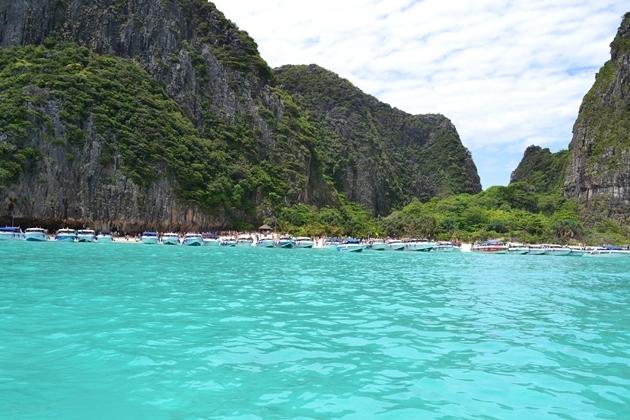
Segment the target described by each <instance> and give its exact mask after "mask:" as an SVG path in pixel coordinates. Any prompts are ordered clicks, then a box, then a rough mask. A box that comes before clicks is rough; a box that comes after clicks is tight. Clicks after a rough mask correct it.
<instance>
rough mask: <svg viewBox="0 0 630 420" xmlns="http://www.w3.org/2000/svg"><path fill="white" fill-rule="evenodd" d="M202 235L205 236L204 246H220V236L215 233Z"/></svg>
mask: <svg viewBox="0 0 630 420" xmlns="http://www.w3.org/2000/svg"><path fill="white" fill-rule="evenodd" d="M201 237H202V238H203V245H204V246H219V245H221V240H220V239H219V236H217V235H216V234H214V233H202V234H201Z"/></svg>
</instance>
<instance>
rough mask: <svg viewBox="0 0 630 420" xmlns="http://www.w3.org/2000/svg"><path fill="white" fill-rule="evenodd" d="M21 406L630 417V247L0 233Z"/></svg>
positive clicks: (12, 376) (17, 414)
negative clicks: (438, 249)
mask: <svg viewBox="0 0 630 420" xmlns="http://www.w3.org/2000/svg"><path fill="white" fill-rule="evenodd" d="M0 263H1V264H2V267H3V272H2V275H1V276H0V337H1V340H0V412H1V413H3V415H2V416H6V417H9V418H42V417H55V418H86V417H88V418H89V417H94V414H95V413H100V415H101V416H103V417H115V416H121V417H125V418H129V417H133V418H195V417H202V418H207V417H247V418H252V417H256V418H266V417H306V418H322V417H348V418H374V417H382V418H424V417H429V418H433V417H441V416H451V417H482V416H483V417H487V418H523V417H526V416H533V417H536V418H554V417H573V418H589V417H616V418H628V417H630V409H629V408H628V407H630V328H628V326H630V312H629V311H628V307H630V305H629V304H630V276H629V275H628V272H629V271H630V270H629V269H630V261H612V260H601V261H600V260H595V259H586V258H559V257H556V258H554V257H544V256H540V257H535V256H523V257H519V256H515V257H512V256H478V255H470V254H469V255H466V254H461V255H460V254H453V255H440V254H413V253H367V254H363V255H353V254H337V253H331V252H325V251H316V250H312V251H304V250H294V251H287V250H274V249H271V250H267V249H238V248H237V249H212V248H199V249H188V248H183V247H170V248H169V247H145V246H96V245H95V246H90V245H78V244H77V246H73V245H68V244H26V243H0Z"/></svg>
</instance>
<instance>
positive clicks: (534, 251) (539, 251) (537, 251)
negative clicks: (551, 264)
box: [527, 245, 545, 255]
mask: <svg viewBox="0 0 630 420" xmlns="http://www.w3.org/2000/svg"><path fill="white" fill-rule="evenodd" d="M528 248H529V252H528V253H527V255H545V248H543V247H542V246H541V245H530V246H529V247H528Z"/></svg>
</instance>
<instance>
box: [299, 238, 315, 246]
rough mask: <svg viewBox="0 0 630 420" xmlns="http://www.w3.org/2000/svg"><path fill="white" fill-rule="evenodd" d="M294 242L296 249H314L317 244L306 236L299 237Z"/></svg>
mask: <svg viewBox="0 0 630 420" xmlns="http://www.w3.org/2000/svg"><path fill="white" fill-rule="evenodd" d="M294 242H295V247H296V248H313V246H314V245H315V242H314V241H313V240H312V239H311V238H308V237H306V236H298V237H297V238H295V241H294Z"/></svg>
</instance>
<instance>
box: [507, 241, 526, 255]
mask: <svg viewBox="0 0 630 420" xmlns="http://www.w3.org/2000/svg"><path fill="white" fill-rule="evenodd" d="M508 254H512V255H525V254H529V247H528V246H526V245H524V244H520V243H510V244H508Z"/></svg>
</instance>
